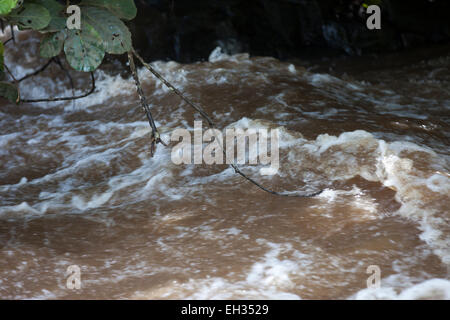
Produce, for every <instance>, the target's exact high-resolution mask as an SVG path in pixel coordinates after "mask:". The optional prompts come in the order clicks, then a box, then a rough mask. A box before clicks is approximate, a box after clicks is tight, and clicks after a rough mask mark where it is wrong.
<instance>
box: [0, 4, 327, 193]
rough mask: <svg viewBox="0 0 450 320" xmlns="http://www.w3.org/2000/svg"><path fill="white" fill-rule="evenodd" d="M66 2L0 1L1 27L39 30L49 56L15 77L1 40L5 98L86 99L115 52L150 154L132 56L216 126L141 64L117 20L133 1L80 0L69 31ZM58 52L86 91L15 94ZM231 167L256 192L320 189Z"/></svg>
mask: <svg viewBox="0 0 450 320" xmlns="http://www.w3.org/2000/svg"><path fill="white" fill-rule="evenodd" d="M65 2H66V3H65V5H63V4H61V3H60V2H59V1H56V0H26V1H22V0H0V21H1V22H2V25H3V23H4V22H5V23H7V24H9V25H11V26H12V25H16V26H17V27H18V28H19V30H26V29H31V30H35V31H38V32H40V33H42V34H44V36H43V37H42V39H41V43H40V50H39V51H40V55H41V57H43V58H48V59H49V61H48V62H47V63H46V64H45V65H43V66H42V67H41V68H39V69H38V70H36V71H34V72H32V73H30V74H28V75H25V76H24V77H22V78H21V79H18V80H17V79H16V78H15V77H14V76H13V75H12V73H11V72H10V71H9V69H8V68H7V66H6V65H5V64H4V61H3V60H4V59H3V53H4V45H3V43H2V42H1V41H0V96H3V97H5V98H7V99H8V100H10V101H11V102H13V103H20V102H28V103H33V102H53V101H67V100H76V99H81V98H84V97H87V96H89V95H90V94H92V93H93V92H94V91H95V77H94V73H93V72H94V70H96V69H97V68H98V67H99V66H100V64H101V63H102V61H103V58H104V57H105V54H106V53H109V54H117V55H118V54H124V53H127V55H128V62H129V66H130V70H131V73H132V75H133V79H134V81H135V84H136V90H137V93H138V95H139V99H140V102H141V106H142V109H143V110H144V112H145V114H146V116H147V119H148V121H149V124H150V127H151V129H152V133H151V146H150V153H151V156H153V155H154V153H155V151H156V145H157V144H158V143H161V144H163V145H166V144H165V143H164V142H163V141H162V140H161V137H160V135H159V132H158V129H157V127H156V124H155V121H154V119H153V116H152V113H151V111H150V108H149V105H148V102H147V99H146V97H145V94H144V91H143V90H142V87H141V83H140V80H139V76H138V74H137V72H136V66H135V63H134V57H136V58H137V59H138V60H139V61H140V62H141V63H142V65H143V66H144V67H145V68H147V69H148V70H149V71H150V72H151V73H152V74H153V75H154V76H155V77H156V78H157V79H159V80H160V81H161V82H162V83H163V84H164V85H165V86H166V87H168V88H169V89H170V90H171V91H172V92H174V93H175V94H176V95H178V96H179V97H180V98H181V99H182V100H183V101H185V102H186V103H187V104H188V105H189V106H190V107H192V108H193V109H194V110H195V111H197V112H198V113H199V114H200V115H201V116H202V117H203V118H204V119H205V120H206V121H207V123H208V125H209V126H210V127H211V128H216V126H215V124H214V122H213V121H212V119H211V118H210V117H209V115H208V114H207V113H206V112H205V111H204V110H203V108H201V107H200V106H199V105H198V104H196V103H194V102H193V101H191V100H190V99H189V98H187V97H186V96H185V95H184V94H183V93H182V92H180V91H179V90H178V89H177V88H175V87H174V86H173V85H172V84H171V83H170V82H168V81H167V80H166V79H165V78H164V77H163V76H162V75H161V74H160V73H158V72H157V71H156V70H155V69H154V68H152V66H151V65H149V64H148V63H146V62H145V61H144V60H143V59H142V57H141V56H140V55H139V54H138V53H137V52H136V51H135V50H134V48H133V46H132V40H131V33H130V31H129V30H128V28H127V26H126V25H125V23H124V22H123V21H122V20H125V21H128V20H132V19H134V17H135V16H136V14H137V9H136V6H135V3H134V1H133V0H82V1H81V3H79V8H80V13H81V15H80V17H79V19H80V28H79V29H70V28H68V27H67V22H68V19H69V18H71V16H69V15H68V14H67V8H68V7H69V6H70V1H65ZM11 30H12V37H11V39H13V40H14V32H13V29H12V27H11ZM11 39H9V40H11ZM9 40H8V41H9ZM63 51H64V54H65V57H66V60H67V62H68V63H69V65H70V66H71V67H72V68H73V69H75V70H77V71H81V72H89V73H90V75H91V82H92V84H91V89H90V90H89V91H88V92H87V93H85V94H82V95H78V96H74V95H73V96H72V97H56V98H45V99H22V98H21V97H20V91H19V87H18V84H19V83H20V82H21V81H23V80H25V79H27V78H30V77H33V76H35V75H37V74H39V73H40V72H42V71H44V70H45V69H46V68H47V67H48V66H49V65H50V64H51V63H52V62H56V63H57V64H58V65H59V66H60V67H61V68H63V67H62V64H61V63H60V61H59V58H58V56H60V55H61V54H62V52H63ZM5 70H6V71H7V72H8V73H9V74H10V76H11V78H12V79H13V81H14V82H13V83H10V82H6V81H3V80H4V78H5V73H4V71H5ZM63 70H64V71H65V72H66V74H67V75H68V77H69V80H70V82H71V85H72V92H73V81H72V78H71V77H70V74H68V72H67V71H66V70H65V69H64V68H63ZM216 139H217V137H216ZM217 140H218V139H217ZM221 148H222V151H223V152H224V153H225V150H224V148H223V147H222V146H221ZM231 167H232V168H233V169H234V171H235V172H236V173H237V174H239V175H240V176H242V177H243V178H244V179H246V180H247V181H249V182H251V183H252V184H254V185H255V186H257V187H258V188H260V189H261V190H263V191H265V192H268V193H271V194H274V195H278V196H291V197H313V196H316V195H318V194H320V193H321V192H322V191H318V192H315V193H311V194H304V193H289V192H277V191H273V190H270V189H268V188H266V187H264V186H262V185H261V184H260V183H258V182H256V181H255V180H254V179H252V178H250V177H249V176H247V175H246V174H244V173H243V172H242V171H241V170H240V169H239V168H238V167H237V166H236V165H235V164H231Z"/></svg>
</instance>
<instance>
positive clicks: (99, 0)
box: [81, 0, 137, 20]
mask: <svg viewBox="0 0 450 320" xmlns="http://www.w3.org/2000/svg"><path fill="white" fill-rule="evenodd" d="M81 4H82V5H91V6H97V7H103V8H106V9H108V10H109V11H111V12H112V13H114V14H115V15H116V16H117V17H119V18H120V19H124V20H132V19H134V18H135V17H136V14H137V9H136V5H135V4H134V0H83V1H82V2H81Z"/></svg>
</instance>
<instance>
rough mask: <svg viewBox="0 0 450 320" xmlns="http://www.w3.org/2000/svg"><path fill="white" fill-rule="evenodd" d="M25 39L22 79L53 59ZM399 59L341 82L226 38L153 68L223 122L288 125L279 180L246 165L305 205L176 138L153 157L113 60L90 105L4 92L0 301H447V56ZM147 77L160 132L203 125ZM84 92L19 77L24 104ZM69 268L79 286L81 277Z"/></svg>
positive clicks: (0, 114) (83, 85)
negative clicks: (185, 159) (178, 147)
mask: <svg viewBox="0 0 450 320" xmlns="http://www.w3.org/2000/svg"><path fill="white" fill-rule="evenodd" d="M20 38H21V39H20V41H19V42H18V43H17V44H16V45H13V44H12V43H9V44H8V48H7V50H5V51H6V57H5V61H6V64H7V65H8V66H9V67H10V69H11V70H12V72H13V73H14V75H15V76H16V78H19V77H21V76H23V75H25V74H28V73H30V72H32V71H34V70H36V69H38V68H39V66H41V65H43V64H44V63H45V61H44V60H42V59H40V58H38V57H37V52H38V48H37V47H38V40H37V39H36V38H34V37H33V36H29V34H27V33H22V34H21V35H20ZM34 52H36V55H34V54H33V53H34ZM404 54H406V53H404ZM392 59H394V62H395V63H392V61H389V63H388V61H382V62H380V64H379V65H378V66H377V68H372V69H370V70H358V71H357V72H356V71H355V70H353V69H352V68H350V67H349V68H348V69H347V70H345V72H341V73H339V74H338V73H333V75H332V74H330V72H328V73H326V72H322V73H317V72H318V71H317V70H318V69H317V68H318V67H320V66H317V65H313V64H307V63H303V64H302V65H303V66H304V67H303V66H301V65H300V64H291V63H284V62H280V61H278V60H276V59H273V58H264V57H252V58H249V57H248V55H246V54H240V55H235V56H227V55H225V54H222V53H221V52H220V50H218V49H217V50H215V51H214V52H213V53H212V54H211V56H210V59H209V61H207V62H199V63H194V64H189V65H182V64H178V63H175V62H154V63H153V66H154V67H155V68H156V69H157V70H159V71H160V72H161V73H162V75H163V76H164V77H166V78H167V79H168V80H169V81H170V82H172V83H173V84H174V85H175V86H176V87H178V88H179V89H181V90H182V91H184V92H185V93H186V95H187V96H189V97H190V98H191V99H192V100H194V101H197V102H199V103H200V104H201V105H202V106H203V107H204V108H205V110H206V111H207V112H208V113H209V114H211V115H212V116H213V117H214V119H215V121H216V123H217V125H218V127H219V128H225V127H240V128H244V129H245V128H267V129H274V128H278V129H279V132H280V151H279V152H280V168H279V170H278V173H277V174H276V175H273V176H262V175H260V174H259V169H260V166H257V165H256V166H255V165H243V166H241V169H242V171H243V172H245V173H247V174H249V175H250V176H252V177H254V178H256V179H257V180H259V181H261V182H262V183H263V184H264V185H265V186H267V187H270V188H271V189H274V190H277V191H305V192H311V191H315V190H317V189H324V192H323V193H322V194H320V195H319V196H317V197H314V198H305V199H301V198H286V197H278V196H273V195H270V194H267V193H265V192H263V191H261V190H260V189H258V188H256V187H255V186H253V185H252V184H250V183H248V182H247V181H245V180H244V179H242V178H241V177H240V176H239V175H236V174H235V173H234V171H233V170H232V169H230V168H229V167H228V166H226V165H205V164H203V165H193V164H188V165H186V164H182V165H176V164H174V163H173V162H172V161H171V146H168V147H164V146H162V145H158V148H157V152H156V154H155V156H154V157H153V158H151V157H150V152H149V141H150V129H149V125H148V123H147V121H146V119H145V115H144V113H143V112H142V110H141V108H140V106H139V99H138V96H137V94H136V89H135V86H134V82H133V79H132V78H131V77H130V76H129V75H123V74H120V72H118V71H117V70H118V69H120V67H118V66H117V65H115V64H112V65H111V64H110V65H109V66H108V64H106V66H105V67H104V69H103V70H100V71H97V72H96V79H97V90H96V92H95V93H94V94H93V95H91V96H89V97H87V98H83V99H81V100H78V101H77V102H76V104H74V103H73V102H60V103H36V104H21V105H18V106H16V105H12V104H7V103H6V102H3V103H2V105H1V106H0V298H2V299H38V298H49V299H53V298H57V299H58V298H63V299H65V298H74V299H81V298H87V299H101V298H112V299H116V298H125V299H127V298H133V299H173V298H189V299H215V298H219V299H240V298H249V299H255V298H256V299H258V298H262V299H325V298H327V299H328V298H329V299H360V298H363V299H366V298H389V299H395V298H406V299H421V298H437V299H450V281H449V271H450V223H449V221H450V213H449V210H448V208H449V206H450V199H449V190H450V175H449V172H450V149H449V140H450V131H449V123H450V112H449V110H450V72H449V67H450V56H449V55H447V56H445V55H444V56H437V57H433V58H429V59H426V60H423V61H419V62H416V63H413V64H412V63H402V62H403V57H402V54H400V56H398V57H395V56H394V57H393V58H392ZM405 61H406V60H405ZM383 63H384V64H386V65H389V67H385V68H383ZM315 70H316V71H315ZM73 74H74V77H75V78H74V81H75V86H76V88H77V89H76V93H78V94H81V93H83V92H84V91H87V90H89V85H90V81H89V77H88V75H87V74H81V75H80V74H76V73H75V72H74V73H73ZM139 75H140V77H141V80H142V82H143V88H144V90H145V92H146V94H147V96H148V99H149V101H150V102H151V110H152V111H153V115H154V116H155V118H156V119H157V125H158V126H159V127H160V129H161V137H162V139H163V140H164V141H166V142H168V141H170V135H171V132H173V130H175V129H177V128H188V129H190V130H192V128H193V123H194V120H195V119H200V118H199V116H198V115H195V112H194V111H193V110H192V109H190V108H189V106H188V105H186V104H185V103H184V102H182V101H181V100H180V99H179V97H177V96H176V95H174V94H173V93H171V92H170V91H169V90H167V89H166V88H165V87H163V85H162V84H161V83H160V82H159V81H157V80H155V78H154V77H153V76H152V75H151V74H150V73H149V72H147V71H146V70H145V69H140V70H139ZM71 94H72V90H71V87H70V85H69V81H68V80H67V78H66V77H65V74H64V72H62V71H61V69H60V68H59V67H58V66H57V65H56V64H53V65H51V67H50V68H49V69H48V70H46V71H45V72H43V73H42V74H39V75H38V76H36V77H33V78H31V79H27V80H25V81H24V82H23V83H21V95H22V97H23V98H25V99H26V98H34V99H36V98H43V97H49V96H51V97H55V96H64V95H71ZM73 265H75V266H79V268H80V272H81V274H80V275H81V277H80V280H81V288H80V289H70V288H68V287H67V279H68V274H67V269H68V267H69V266H73ZM369 266H377V267H378V268H379V270H380V272H381V273H380V275H381V283H380V286H379V288H368V287H367V282H368V278H369V277H370V276H371V275H372V273H367V270H368V267H369Z"/></svg>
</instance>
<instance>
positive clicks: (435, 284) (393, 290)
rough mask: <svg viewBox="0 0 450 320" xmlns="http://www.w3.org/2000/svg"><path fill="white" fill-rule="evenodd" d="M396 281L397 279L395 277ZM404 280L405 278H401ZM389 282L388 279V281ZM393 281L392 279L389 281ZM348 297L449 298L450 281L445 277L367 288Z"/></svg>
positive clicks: (359, 298)
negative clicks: (403, 286) (406, 284)
mask: <svg viewBox="0 0 450 320" xmlns="http://www.w3.org/2000/svg"><path fill="white" fill-rule="evenodd" d="M395 280H396V282H397V281H398V279H395ZM403 280H405V279H403ZM388 282H389V281H388ZM390 282H393V281H390ZM350 299H356V300H450V281H449V280H446V279H430V280H426V281H423V282H421V283H418V284H414V285H409V286H408V287H407V288H404V289H398V288H397V287H396V286H394V287H393V286H389V285H387V286H384V285H383V280H382V281H381V286H380V288H367V289H363V290H361V291H359V292H357V293H356V294H355V295H354V296H352V297H350Z"/></svg>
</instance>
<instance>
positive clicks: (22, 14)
mask: <svg viewBox="0 0 450 320" xmlns="http://www.w3.org/2000/svg"><path fill="white" fill-rule="evenodd" d="M8 17H9V20H10V21H11V22H12V23H15V24H17V25H18V26H19V29H34V30H40V29H44V28H45V27H47V26H48V24H49V22H50V13H49V12H48V10H47V9H46V8H45V7H43V6H41V5H39V4H36V3H30V2H25V3H24V4H23V6H22V7H20V8H18V9H15V10H13V11H11V13H10V14H9V16H8Z"/></svg>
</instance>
